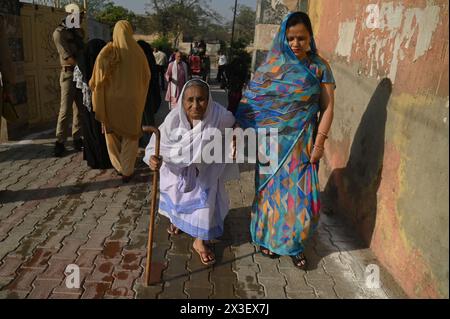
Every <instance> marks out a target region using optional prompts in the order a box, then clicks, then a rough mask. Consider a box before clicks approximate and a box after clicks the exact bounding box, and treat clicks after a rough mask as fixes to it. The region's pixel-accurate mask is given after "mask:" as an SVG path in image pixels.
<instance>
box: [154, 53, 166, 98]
mask: <svg viewBox="0 0 450 319" xmlns="http://www.w3.org/2000/svg"><path fill="white" fill-rule="evenodd" d="M153 55H154V56H155V61H156V66H157V67H158V74H157V77H158V78H159V81H160V86H161V89H162V90H165V87H166V83H165V80H164V74H166V65H167V55H166V54H165V53H164V52H163V51H161V50H160V49H159V48H154V49H153Z"/></svg>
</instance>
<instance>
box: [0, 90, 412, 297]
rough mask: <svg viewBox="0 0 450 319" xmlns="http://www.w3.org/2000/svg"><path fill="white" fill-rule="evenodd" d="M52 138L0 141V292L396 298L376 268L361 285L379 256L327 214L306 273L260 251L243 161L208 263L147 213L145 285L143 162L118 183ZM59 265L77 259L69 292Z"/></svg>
mask: <svg viewBox="0 0 450 319" xmlns="http://www.w3.org/2000/svg"><path fill="white" fill-rule="evenodd" d="M214 95H215V98H218V99H219V100H220V99H222V100H224V101H225V100H226V96H225V94H224V93H220V92H218V91H217V92H216V91H215V92H214ZM164 108H167V105H165V106H164ZM158 116H159V115H158ZM159 118H160V117H159ZM52 143H54V140H53V139H51V138H49V137H48V135H45V134H44V135H43V136H42V138H39V139H36V140H34V141H32V143H29V144H25V145H14V144H2V145H0V181H1V182H0V298H26V297H28V298H143V299H146V298H149V299H156V298H191V299H197V298H212V299H218V298H220V299H224V298H225V299H237V298H279V299H284V298H294V299H309V298H396V297H400V298H404V297H405V295H404V294H403V292H402V291H401V289H400V288H399V287H398V286H397V285H396V284H395V281H394V280H393V279H392V278H391V277H390V275H389V274H388V273H387V272H386V271H385V270H384V269H382V272H381V275H382V287H381V288H380V289H375V290H374V289H368V288H367V287H365V280H364V279H365V269H366V267H367V266H368V265H370V264H378V262H377V260H376V258H375V257H374V256H373V254H372V253H371V252H370V250H369V249H367V248H365V246H364V245H362V243H361V241H359V240H358V238H357V236H355V235H354V232H352V231H351V229H348V227H347V226H346V224H345V223H344V222H343V220H341V219H340V218H339V217H338V216H333V215H326V214H323V215H322V216H321V222H320V226H319V230H318V232H317V234H316V235H315V236H314V237H313V238H312V240H311V241H310V242H309V243H308V245H307V249H306V252H305V253H306V256H307V257H308V261H309V266H308V270H307V271H306V272H305V271H301V270H299V269H296V268H295V267H294V265H293V264H292V261H291V259H290V258H289V257H281V258H280V259H278V260H270V259H267V258H264V257H263V256H262V255H261V253H260V252H259V251H258V247H257V246H256V245H253V244H252V243H251V235H250V220H251V206H252V202H253V199H254V176H255V175H254V165H253V164H242V165H240V168H241V174H240V179H239V180H235V181H230V182H228V183H227V184H226V188H227V189H228V191H229V192H228V193H229V199H230V212H229V214H228V216H227V218H226V220H225V229H224V234H223V236H222V237H221V238H219V239H218V240H216V241H214V242H213V243H212V247H213V249H214V251H215V253H216V258H217V265H215V266H214V267H206V266H204V265H203V264H201V262H200V259H199V256H198V254H197V253H196V252H194V251H193V249H192V243H193V239H192V238H190V237H189V236H187V235H186V234H182V235H180V236H170V235H169V234H168V233H167V231H166V229H167V227H168V226H169V224H170V221H169V220H168V219H167V218H165V217H162V216H159V215H158V214H157V216H156V223H155V228H154V230H155V232H154V243H153V256H152V257H153V259H152V269H153V271H152V282H153V284H154V285H152V286H150V287H145V286H144V285H143V278H144V275H145V274H144V269H145V266H146V261H147V260H146V253H147V241H148V227H149V216H150V190H151V177H152V174H151V173H150V171H149V169H148V168H146V167H145V165H144V164H143V163H141V159H138V168H137V174H136V175H140V177H139V176H137V177H136V178H135V179H134V180H133V181H132V182H131V183H129V184H123V183H122V181H121V178H120V177H119V176H117V175H116V174H115V172H114V170H112V169H111V170H91V169H90V168H89V167H88V166H87V165H86V163H85V162H83V155H82V154H81V153H71V154H70V155H67V156H65V157H63V158H53V157H52V149H51V147H49V146H48V145H51V144H52ZM69 264H75V265H77V266H79V267H80V276H81V278H80V284H81V287H80V288H79V289H69V288H67V287H66V285H65V278H66V277H65V276H66V275H65V274H64V270H65V268H66V267H67V265H69Z"/></svg>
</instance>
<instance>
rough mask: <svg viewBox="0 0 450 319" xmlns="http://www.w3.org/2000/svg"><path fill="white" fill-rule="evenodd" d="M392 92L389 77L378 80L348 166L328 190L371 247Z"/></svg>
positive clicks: (339, 210)
mask: <svg viewBox="0 0 450 319" xmlns="http://www.w3.org/2000/svg"><path fill="white" fill-rule="evenodd" d="M391 93H392V82H391V80H389V79H387V78H385V79H383V80H382V81H381V82H380V83H379V84H378V86H377V88H376V90H375V92H374V93H373V95H372V98H371V99H370V102H369V105H368V106H367V109H366V111H365V113H364V115H363V117H362V119H361V123H360V124H359V127H358V129H357V131H356V135H355V138H354V139H353V144H352V147H351V151H350V157H349V160H348V162H347V166H346V167H345V168H341V169H336V170H334V171H333V172H332V173H331V176H330V178H329V180H328V182H327V185H326V187H325V191H324V196H325V199H326V201H327V202H328V204H329V205H330V209H331V210H332V211H334V212H335V213H338V214H341V215H342V216H344V217H345V219H347V220H348V221H349V222H350V223H351V224H352V225H353V226H355V228H356V229H357V231H358V233H359V235H360V236H361V238H362V239H363V240H364V242H365V244H367V246H368V247H370V244H371V240H372V235H373V232H374V228H375V222H376V215H377V193H378V188H379V187H380V183H381V176H382V171H383V159H384V146H385V135H386V120H387V106H388V103H389V99H390V97H391Z"/></svg>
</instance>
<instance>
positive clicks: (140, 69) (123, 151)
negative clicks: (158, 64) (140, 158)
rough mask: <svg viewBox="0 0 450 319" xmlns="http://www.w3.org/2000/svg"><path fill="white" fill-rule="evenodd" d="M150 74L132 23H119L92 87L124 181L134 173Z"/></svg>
mask: <svg viewBox="0 0 450 319" xmlns="http://www.w3.org/2000/svg"><path fill="white" fill-rule="evenodd" d="M150 76H151V74H150V68H149V66H148V62H147V59H146V57H145V54H144V52H143V51H142V49H141V48H140V47H139V45H138V44H137V42H136V41H135V40H134V39H133V29H132V27H131V24H130V23H129V22H127V21H119V22H117V24H116V25H115V27H114V33H113V41H112V42H110V43H109V44H108V45H107V46H106V47H105V48H103V50H102V51H101V52H100V54H99V56H98V58H97V61H96V63H95V66H94V72H93V74H92V78H91V80H90V82H89V86H90V87H91V90H92V104H93V108H94V112H95V114H96V119H97V120H98V121H99V122H101V123H102V124H103V127H104V130H105V135H106V144H107V147H108V153H109V157H110V159H111V163H112V164H113V166H114V168H115V169H116V170H117V172H118V174H120V175H122V176H123V181H124V182H129V181H130V179H131V177H132V175H133V173H134V168H135V164H136V156H137V153H138V142H139V138H140V137H141V135H142V128H141V121H142V113H143V111H144V107H145V101H146V98H147V92H148V85H149V81H150Z"/></svg>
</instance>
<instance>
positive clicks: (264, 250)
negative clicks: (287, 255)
mask: <svg viewBox="0 0 450 319" xmlns="http://www.w3.org/2000/svg"><path fill="white" fill-rule="evenodd" d="M259 250H260V251H261V254H262V255H263V256H264V257H267V258H270V259H277V258H279V257H280V256H279V255H277V254H275V253H273V252H271V251H270V250H269V249H267V248H265V247H262V246H261V247H260V248H259Z"/></svg>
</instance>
